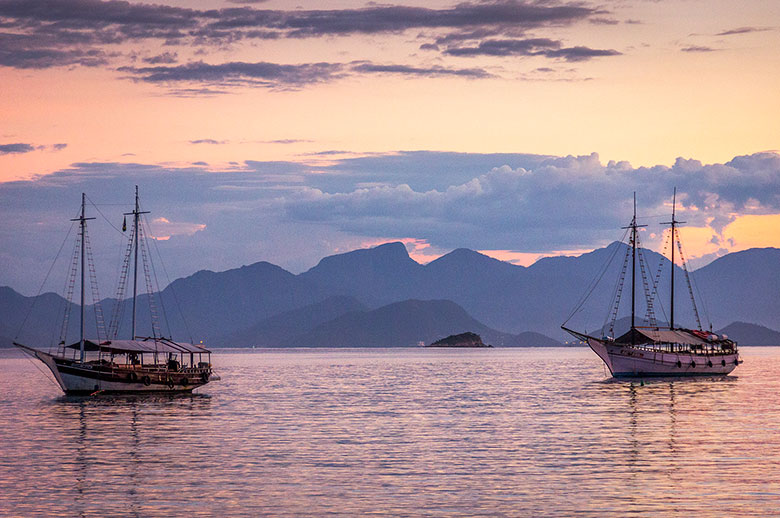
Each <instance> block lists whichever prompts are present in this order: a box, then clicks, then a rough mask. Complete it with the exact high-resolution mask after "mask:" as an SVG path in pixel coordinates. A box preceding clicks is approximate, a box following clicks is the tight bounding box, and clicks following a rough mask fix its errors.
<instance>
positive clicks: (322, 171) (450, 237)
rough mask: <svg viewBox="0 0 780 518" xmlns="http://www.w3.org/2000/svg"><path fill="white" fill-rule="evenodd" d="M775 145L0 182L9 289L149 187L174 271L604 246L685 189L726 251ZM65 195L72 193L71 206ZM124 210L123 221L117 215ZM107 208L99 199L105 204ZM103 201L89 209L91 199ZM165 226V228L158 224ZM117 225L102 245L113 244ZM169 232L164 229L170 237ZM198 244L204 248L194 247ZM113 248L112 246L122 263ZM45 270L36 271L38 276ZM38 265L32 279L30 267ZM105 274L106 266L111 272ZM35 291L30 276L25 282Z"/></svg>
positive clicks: (379, 160)
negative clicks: (377, 250)
mask: <svg viewBox="0 0 780 518" xmlns="http://www.w3.org/2000/svg"><path fill="white" fill-rule="evenodd" d="M778 178H780V155H779V154H777V153H769V152H767V153H757V154H753V155H745V156H739V157H736V158H734V159H732V160H731V161H729V162H726V163H723V164H702V163H701V162H699V161H697V160H691V159H682V158H681V159H678V160H677V161H676V162H675V163H674V164H673V165H671V166H664V165H659V166H655V167H639V168H635V167H632V166H631V165H630V164H629V163H627V162H607V163H603V162H602V161H601V160H600V158H599V157H598V155H596V154H592V155H585V156H567V157H551V156H542V155H522V154H500V155H499V154H485V155H482V154H468V153H437V152H424V151H417V152H399V153H389V154H374V155H370V156H366V157H359V158H345V159H334V161H333V163H332V165H327V166H318V167H317V168H316V169H313V168H312V167H310V166H308V165H306V164H305V163H296V162H259V161H245V162H243V163H241V164H238V165H236V166H235V168H234V169H229V170H220V171H212V170H209V169H207V168H203V167H190V168H172V167H167V166H158V165H147V164H132V163H80V164H74V165H73V166H72V167H70V168H68V169H65V170H62V171H59V172H56V173H54V174H51V175H47V176H42V177H40V178H37V179H35V180H31V181H18V182H9V183H5V184H0V237H2V239H0V256H2V257H3V258H4V262H5V265H6V268H4V269H3V271H2V272H0V285H3V284H9V285H12V286H20V285H21V286H24V285H25V283H29V282H30V281H29V279H30V278H34V279H39V278H42V277H43V275H44V274H45V272H46V269H47V268H48V264H43V263H42V259H41V258H47V257H50V256H51V253H52V251H51V250H49V249H48V248H49V247H50V244H51V242H59V240H61V239H62V235H61V233H62V231H63V226H64V227H65V228H67V225H68V224H69V222H68V220H69V219H70V218H72V217H73V215H74V214H75V213H76V210H77V208H78V202H79V200H80V193H81V192H86V193H87V195H88V196H89V197H90V199H92V198H94V201H95V202H96V203H100V204H106V205H105V206H106V207H112V206H114V204H117V203H120V204H121V203H126V204H128V206H129V205H130V204H131V202H132V193H133V190H134V186H135V185H139V186H140V188H141V194H142V200H143V202H144V208H145V209H148V210H151V211H152V214H151V216H150V218H153V220H152V226H153V233H154V235H156V236H159V237H160V238H161V239H165V240H164V241H160V242H159V246H160V247H161V251H162V253H163V255H164V256H165V261H166V265H167V267H168V269H169V271H170V272H172V275H174V276H181V275H186V274H189V273H192V272H194V271H197V270H200V269H203V268H209V269H213V270H224V269H228V268H233V267H236V266H240V265H241V264H249V263H252V262H256V261H259V260H268V261H271V262H275V263H276V264H280V265H281V266H283V267H287V268H290V269H292V270H297V271H300V270H303V269H306V268H308V267H311V266H313V265H314V264H315V263H316V261H318V260H319V259H320V258H321V257H323V256H325V255H329V254H331V253H333V252H335V251H336V250H339V251H344V250H349V249H351V248H356V247H359V246H360V244H361V243H366V242H381V241H385V240H387V239H400V238H404V239H407V240H421V241H420V242H424V243H426V244H430V245H431V246H432V247H433V248H435V249H436V250H439V251H442V252H446V251H448V250H450V249H453V248H458V247H467V248H472V249H479V250H513V251H517V252H528V253H537V254H538V253H545V252H555V251H561V250H582V249H593V248H596V247H599V246H603V245H605V244H607V243H609V242H611V241H612V240H614V239H616V238H617V237H619V235H620V232H621V231H620V227H621V226H624V225H625V224H626V223H627V222H628V220H629V219H630V217H631V211H632V193H633V192H634V191H636V193H637V202H638V208H639V218H640V219H641V220H642V222H643V223H647V224H649V225H650V227H648V231H647V234H648V236H645V238H644V239H645V242H646V243H648V244H652V243H650V242H649V240H650V239H651V238H650V234H651V233H657V234H660V230H661V228H663V227H662V226H661V225H660V222H662V221H667V220H668V218H669V213H670V209H671V207H670V201H671V200H670V198H671V193H672V189H673V188H674V187H677V195H678V218H679V219H681V220H684V221H687V226H689V227H699V228H702V229H705V230H707V231H708V232H710V233H711V237H712V239H713V243H714V245H715V246H723V247H725V248H730V246H731V245H730V244H729V243H726V242H723V240H724V234H723V230H724V228H726V226H727V225H728V224H729V223H731V222H732V221H733V220H734V218H735V217H737V216H738V215H739V216H741V215H748V214H755V215H763V214H780V182H778V181H777V179H778ZM69 200H70V203H69ZM125 208H126V207H120V208H117V209H116V211H115V212H116V214H115V218H116V220H115V221H113V224H114V225H118V224H120V223H121V212H123V211H124V212H126V210H124V209H125ZM102 210H104V209H101V211H102ZM90 211H92V209H90ZM155 227H156V228H155ZM113 232H114V231H113V230H111V229H109V230H108V232H107V233H106V234H104V235H102V236H96V237H95V236H94V235H93V237H94V239H93V242H96V243H97V242H103V241H108V242H111V240H112V239H116V237H115V235H114V233H113ZM166 238H168V239H166ZM193 250H198V253H197V254H193V253H192V251H193ZM114 252H115V250H111V251H110V253H109V254H108V255H107V256H106V258H105V260H106V264H107V266H106V269H110V268H113V267H114V260H115V255H116V254H115V253H114ZM37 270H40V275H39V276H37V277H36V276H35V275H34V271H37ZM31 272H33V274H31ZM109 277H110V276H109ZM28 288H29V289H28V292H30V291H33V292H34V288H37V286H36V287H33V286H28Z"/></svg>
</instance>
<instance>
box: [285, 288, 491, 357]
mask: <svg viewBox="0 0 780 518" xmlns="http://www.w3.org/2000/svg"><path fill="white" fill-rule="evenodd" d="M466 331H472V332H475V333H477V334H480V335H482V336H483V337H485V338H486V335H488V334H491V332H493V333H495V331H493V330H492V329H489V328H488V327H486V326H485V325H484V324H482V323H480V322H478V321H476V320H474V319H473V318H472V317H471V316H470V315H469V314H468V313H466V312H465V311H464V310H463V308H461V307H460V306H458V305H457V304H455V303H454V302H451V301H449V300H425V301H423V300H405V301H402V302H395V303H393V304H389V305H387V306H383V307H380V308H378V309H375V310H371V311H354V312H351V313H347V314H346V315H342V316H341V317H338V318H336V319H334V320H331V321H329V322H325V323H323V324H320V325H318V326H316V327H314V328H313V329H312V330H310V331H308V332H306V333H303V334H301V335H299V336H297V337H295V338H293V339H292V340H290V341H289V342H287V344H286V345H287V346H290V347H408V346H416V345H418V343H419V342H423V343H426V344H427V343H431V342H434V341H436V340H438V339H440V338H443V337H445V336H448V335H453V334H458V333H463V332H466ZM486 339H487V340H488V341H489V339H488V338H486Z"/></svg>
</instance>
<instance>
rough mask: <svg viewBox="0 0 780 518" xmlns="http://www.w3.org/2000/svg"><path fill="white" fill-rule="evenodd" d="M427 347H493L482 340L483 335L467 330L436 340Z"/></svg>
mask: <svg viewBox="0 0 780 518" xmlns="http://www.w3.org/2000/svg"><path fill="white" fill-rule="evenodd" d="M427 347H493V346H492V345H487V344H485V343H483V342H482V337H481V336H479V335H478V334H476V333H472V332H466V333H461V334H459V335H450V336H448V337H447V338H442V339H441V340H436V341H435V342H433V343H432V344H430V345H428V346H427Z"/></svg>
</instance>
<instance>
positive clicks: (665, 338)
mask: <svg viewBox="0 0 780 518" xmlns="http://www.w3.org/2000/svg"><path fill="white" fill-rule="evenodd" d="M632 335H633V336H632ZM632 338H633V339H632ZM616 342H619V343H626V344H627V343H636V344H642V343H648V342H652V343H669V344H685V345H704V344H708V343H711V342H710V341H708V340H705V339H703V338H701V337H699V336H696V335H695V334H693V333H692V332H690V331H687V330H685V329H656V328H649V329H648V328H641V327H640V328H634V329H632V330H630V331H628V332H627V333H626V334H624V335H623V336H621V337H620V338H618V339H617V340H616Z"/></svg>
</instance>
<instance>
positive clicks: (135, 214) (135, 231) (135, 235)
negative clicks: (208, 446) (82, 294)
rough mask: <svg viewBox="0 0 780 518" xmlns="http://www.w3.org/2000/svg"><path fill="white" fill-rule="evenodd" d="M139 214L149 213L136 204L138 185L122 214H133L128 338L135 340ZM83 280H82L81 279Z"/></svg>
mask: <svg viewBox="0 0 780 518" xmlns="http://www.w3.org/2000/svg"><path fill="white" fill-rule="evenodd" d="M141 214H149V211H141V210H140V209H139V206H138V186H137V185H136V186H135V210H133V212H125V213H124V214H123V215H124V216H133V241H135V243H133V248H134V250H133V318H132V326H131V335H130V339H131V340H135V315H136V311H135V308H136V297H137V296H138V218H139V216H140V215H141ZM82 282H83V281H82Z"/></svg>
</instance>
